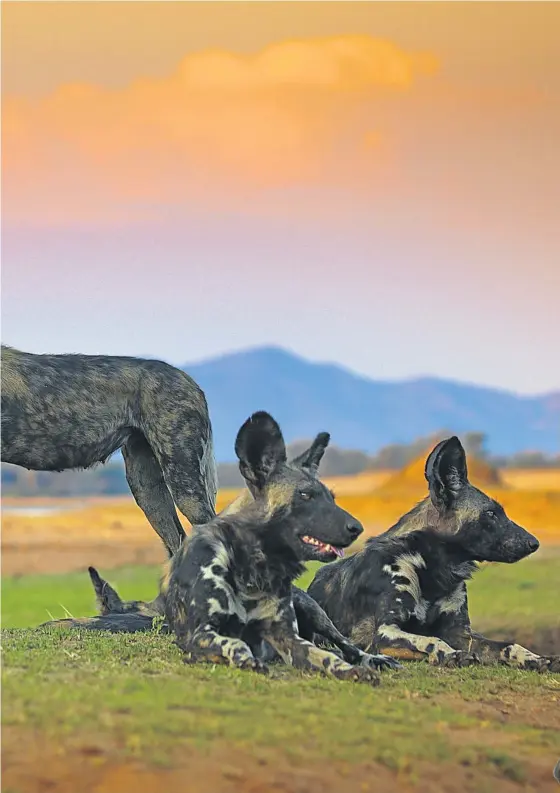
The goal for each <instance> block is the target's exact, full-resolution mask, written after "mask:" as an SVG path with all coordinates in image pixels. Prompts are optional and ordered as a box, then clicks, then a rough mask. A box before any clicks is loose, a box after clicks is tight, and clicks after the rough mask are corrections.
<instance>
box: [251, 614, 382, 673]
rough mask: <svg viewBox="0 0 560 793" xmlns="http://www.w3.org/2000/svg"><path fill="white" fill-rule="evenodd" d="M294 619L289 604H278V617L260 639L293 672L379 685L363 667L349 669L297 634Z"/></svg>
mask: <svg viewBox="0 0 560 793" xmlns="http://www.w3.org/2000/svg"><path fill="white" fill-rule="evenodd" d="M296 629H297V620H296V615H295V611H294V608H293V605H292V603H291V602H288V603H283V604H281V606H280V608H279V611H278V616H277V618H276V619H273V620H271V621H270V622H269V623H268V624H267V627H266V628H265V629H264V634H263V635H264V638H265V639H266V641H268V642H269V643H270V644H271V645H272V647H273V648H274V649H275V650H276V652H277V653H278V654H279V655H280V657H281V658H282V660H283V661H284V663H286V664H288V665H290V666H294V667H295V668H296V669H306V670H309V671H311V670H313V671H316V672H321V673H322V674H324V675H329V676H332V677H336V678H338V679H339V680H354V681H356V682H360V683H369V684H370V685H378V684H379V675H378V674H377V673H376V672H375V671H374V670H373V669H370V668H367V667H366V666H353V665H352V664H349V663H347V662H346V661H343V660H342V659H341V658H339V657H338V655H335V654H334V653H331V652H328V651H327V650H321V649H320V648H319V647H317V646H316V645H314V644H313V643H312V642H310V641H307V639H302V638H301V636H299V635H298V633H297V631H296Z"/></svg>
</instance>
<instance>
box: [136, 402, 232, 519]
mask: <svg viewBox="0 0 560 793" xmlns="http://www.w3.org/2000/svg"><path fill="white" fill-rule="evenodd" d="M160 419H161V420H160V423H158V425H157V426H156V427H151V428H148V429H149V432H148V434H147V438H148V440H149V442H150V445H151V447H152V449H153V451H154V454H155V455H156V457H157V460H158V462H159V464H160V467H161V470H162V471H163V476H164V479H165V482H166V483H167V486H168V487H169V490H170V491H171V495H172V496H173V500H174V502H175V504H176V505H177V507H178V508H179V509H180V510H181V512H182V513H183V515H185V517H186V518H188V520H189V521H190V523H191V525H193V526H198V525H200V524H203V523H208V522H209V521H210V520H212V518H213V517H215V515H216V496H217V492H218V475H217V470H216V461H215V459H214V447H213V441H212V429H211V427H210V424H209V423H206V422H204V420H203V418H202V416H201V415H198V414H195V415H194V416H193V415H191V414H189V413H188V411H186V410H179V411H178V412H177V413H176V414H172V415H168V420H167V422H165V421H164V420H163V417H160Z"/></svg>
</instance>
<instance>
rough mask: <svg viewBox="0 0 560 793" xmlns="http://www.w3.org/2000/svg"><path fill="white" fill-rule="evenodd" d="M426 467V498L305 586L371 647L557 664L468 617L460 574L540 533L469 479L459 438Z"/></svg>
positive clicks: (346, 630)
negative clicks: (484, 630)
mask: <svg viewBox="0 0 560 793" xmlns="http://www.w3.org/2000/svg"><path fill="white" fill-rule="evenodd" d="M425 474H426V479H427V481H428V485H429V497H428V498H426V499H425V500H424V501H422V502H421V503H420V504H418V505H417V506H416V507H414V509H412V510H411V511H410V512H409V513H407V514H406V515H404V517H402V518H401V519H400V520H399V521H398V523H397V524H396V525H395V526H393V527H392V528H390V529H389V530H388V531H386V532H385V533H384V534H382V535H380V536H378V537H374V538H372V539H370V540H368V542H367V543H366V545H365V547H364V549H363V550H361V551H359V552H358V553H356V554H355V555H353V556H351V557H349V558H347V559H343V560H341V561H338V562H335V563H334V564H329V565H325V566H324V567H323V568H322V569H320V570H319V571H318V573H317V574H316V576H315V578H314V580H313V582H312V583H311V586H310V587H309V590H308V591H309V594H310V595H311V596H312V597H313V598H314V599H315V600H316V601H317V602H318V603H319V605H320V606H322V608H323V609H324V610H325V611H326V613H327V614H328V616H329V617H330V618H331V619H332V620H333V622H334V624H335V625H336V626H337V628H339V630H340V631H342V633H343V634H345V635H346V636H348V637H349V638H350V640H351V641H352V642H353V643H355V644H356V645H357V646H358V647H360V648H362V649H363V650H366V651H367V652H370V651H371V652H383V653H386V654H389V655H392V656H393V657H395V658H399V659H403V660H406V659H418V660H419V659H426V658H427V659H428V660H429V661H430V662H431V663H434V664H441V665H447V666H463V665H469V664H472V663H478V662H482V663H493V662H494V663H495V662H499V663H503V664H507V665H510V666H517V667H519V668H522V669H536V670H539V671H545V670H550V671H560V659H558V658H557V657H556V658H554V657H552V658H551V657H543V656H539V655H537V654H536V653H533V652H531V651H530V650H527V649H526V648H524V647H521V646H520V645H518V644H515V643H513V642H507V641H501V642H500V641H493V640H490V639H486V638H485V637H484V636H481V635H480V634H478V633H475V632H474V631H473V630H472V629H471V624H470V619H469V612H468V604H467V588H466V581H467V580H468V579H469V578H470V577H471V575H472V574H473V573H474V571H475V570H476V567H477V563H478V562H484V561H490V562H508V563H512V562H516V561H518V560H520V559H523V558H524V557H526V556H528V555H529V554H531V553H533V552H534V551H536V550H537V549H538V547H539V543H538V541H537V539H536V538H535V537H533V536H532V535H531V534H529V532H527V531H526V530H525V529H523V528H522V527H521V526H518V525H517V524H516V523H514V522H513V521H511V520H510V519H509V518H508V516H507V515H506V513H505V512H504V509H503V508H502V507H501V506H500V504H498V503H497V502H496V501H494V500H493V499H491V498H490V497H488V496H487V495H485V494H484V493H482V492H481V491H480V490H478V489H477V488H475V487H473V486H472V485H471V484H470V483H469V481H468V476H467V462H466V456H465V452H464V450H463V447H462V445H461V443H460V441H459V439H458V438H456V437H453V438H450V439H448V440H446V441H442V442H441V443H439V444H438V445H437V446H436V447H435V449H434V450H433V451H432V452H431V454H430V455H429V456H428V459H427V461H426V468H425Z"/></svg>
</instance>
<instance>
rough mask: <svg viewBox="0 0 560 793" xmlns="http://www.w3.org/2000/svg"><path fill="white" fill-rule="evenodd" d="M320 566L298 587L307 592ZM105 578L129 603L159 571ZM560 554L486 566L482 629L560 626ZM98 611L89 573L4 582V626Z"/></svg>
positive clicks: (150, 586) (473, 593)
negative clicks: (513, 563)
mask: <svg viewBox="0 0 560 793" xmlns="http://www.w3.org/2000/svg"><path fill="white" fill-rule="evenodd" d="M315 569H316V566H314V565H310V567H309V569H308V571H307V572H306V573H305V574H304V575H303V576H302V578H301V579H300V581H299V582H298V584H299V585H300V586H303V587H304V588H306V587H307V586H308V585H309V582H310V581H311V579H312V577H313V575H314V571H315ZM101 573H102V574H105V575H106V576H107V578H108V580H109V581H110V583H111V584H112V585H113V586H115V587H116V588H117V591H118V592H119V594H120V595H121V597H123V598H125V599H136V600H151V599H152V598H153V597H154V596H155V594H156V592H157V582H158V578H159V576H160V574H161V570H160V568H159V567H157V566H153V567H152V566H150V567H123V568H119V569H116V570H109V571H107V572H105V573H104V571H103V570H101ZM559 602H560V551H559V550H557V549H552V548H549V549H545V550H542V551H539V552H538V554H537V555H536V556H534V557H532V558H529V559H526V560H524V561H522V562H519V563H517V564H515V565H504V564H501V565H500V564H497V565H486V566H484V567H483V568H482V569H481V570H479V572H478V573H476V575H475V577H474V580H473V581H472V582H471V583H470V585H469V604H470V611H471V615H472V617H473V621H474V623H475V624H476V626H477V627H479V628H480V629H481V630H488V629H494V630H500V631H502V630H503V631H505V632H507V631H508V630H510V631H511V630H515V631H518V630H519V629H529V628H534V627H537V628H538V627H560V614H559V609H558V603H559ZM66 612H70V614H72V615H73V616H74V617H83V616H87V615H90V614H94V613H95V603H94V595H93V588H92V586H91V583H90V580H89V576H88V574H87V573H86V572H78V573H67V574H64V575H30V576H21V577H14V578H4V580H3V582H2V626H3V627H4V628H28V627H34V626H37V625H39V624H40V623H42V622H45V621H46V620H48V619H50V616H49V615H50V614H52V616H53V617H54V618H56V619H58V618H61V617H64V616H67V613H66Z"/></svg>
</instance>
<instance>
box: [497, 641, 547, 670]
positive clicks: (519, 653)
mask: <svg viewBox="0 0 560 793" xmlns="http://www.w3.org/2000/svg"><path fill="white" fill-rule="evenodd" d="M506 650H509V656H506ZM500 658H501V660H502V661H505V662H506V663H513V664H517V665H518V666H524V664H525V663H526V662H527V661H539V660H540V659H541V656H540V655H536V653H532V652H531V651H530V650H527V648H526V647H522V646H521V645H520V644H510V645H508V646H507V647H504V649H503V650H502V652H501V653H500Z"/></svg>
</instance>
